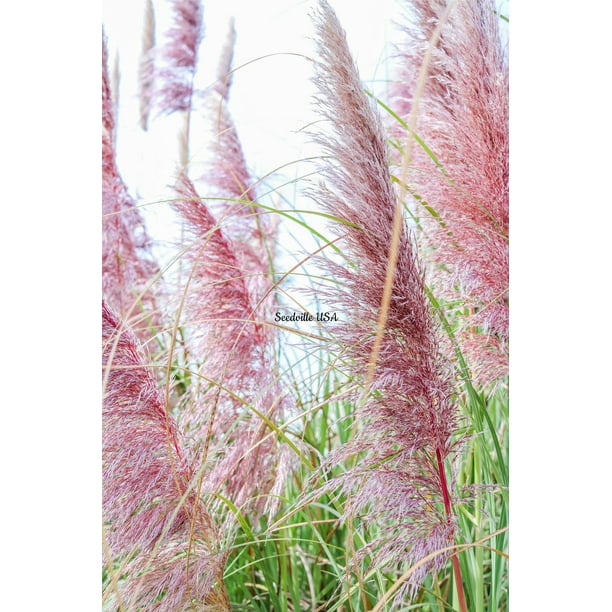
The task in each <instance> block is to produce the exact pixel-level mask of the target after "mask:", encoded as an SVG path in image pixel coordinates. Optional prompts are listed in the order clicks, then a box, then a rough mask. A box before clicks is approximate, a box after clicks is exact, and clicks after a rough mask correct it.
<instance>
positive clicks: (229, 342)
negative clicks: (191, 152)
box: [174, 175, 287, 513]
mask: <svg viewBox="0 0 612 612" xmlns="http://www.w3.org/2000/svg"><path fill="white" fill-rule="evenodd" d="M176 190H177V193H178V194H179V195H180V196H182V199H180V200H176V201H175V203H174V207H175V209H176V210H177V211H178V212H179V214H180V215H181V216H182V217H183V219H184V221H185V227H186V230H187V238H188V240H190V241H192V242H193V245H192V247H191V249H190V251H189V252H188V253H187V256H186V258H187V260H188V261H189V262H190V266H191V271H190V277H189V281H188V282H189V286H188V287H187V288H186V289H185V311H186V313H187V324H186V327H187V332H188V339H189V346H190V352H191V354H192V355H197V356H198V358H199V359H200V360H201V362H202V365H201V368H200V371H201V372H202V376H203V377H204V379H205V380H206V381H210V383H211V386H210V388H208V389H205V388H204V386H203V385H201V386H200V389H198V390H196V395H195V396H194V397H191V398H189V399H188V401H187V403H186V404H185V406H184V407H183V409H182V410H181V423H183V426H184V428H185V430H186V431H187V432H189V436H190V439H191V449H190V453H191V455H190V456H192V457H193V459H194V461H201V460H202V459H204V460H209V461H210V458H211V456H212V455H214V456H216V459H215V460H214V461H212V462H211V463H212V464H211V470H210V473H209V475H208V478H207V481H206V483H205V485H204V486H205V487H209V488H207V489H206V490H207V491H209V492H214V491H216V490H219V489H221V488H224V489H225V491H226V493H227V494H228V495H229V496H230V498H231V499H232V501H233V503H235V504H236V505H238V506H239V507H240V506H243V505H244V504H247V503H251V502H252V501H253V500H252V498H253V496H254V495H255V493H256V492H257V494H258V495H260V496H261V497H260V498H259V499H258V500H255V501H254V504H255V506H256V509H255V512H258V511H263V510H264V509H265V510H267V511H268V512H270V513H272V512H273V511H274V509H275V507H276V505H275V504H274V502H269V503H267V504H266V503H265V502H266V500H265V498H264V497H263V496H264V495H265V494H266V493H269V492H271V491H274V492H276V493H275V494H278V493H277V492H278V491H280V489H281V484H280V481H281V480H282V481H283V482H284V477H285V476H286V473H287V470H286V466H285V465H284V464H285V462H286V459H287V457H286V456H285V455H284V454H283V455H282V456H281V457H280V458H279V457H278V455H277V452H276V444H277V443H276V436H275V435H270V430H269V426H268V425H267V424H266V421H265V419H268V420H270V421H272V422H276V421H277V420H278V419H279V418H280V417H281V416H282V415H283V414H284V413H285V410H286V405H287V399H286V397H285V396H286V394H285V393H284V392H283V391H282V389H281V387H280V385H279V383H278V381H277V379H276V377H275V375H274V367H273V364H272V363H271V355H270V354H271V350H272V345H271V341H272V339H273V338H272V336H271V335H270V333H269V332H268V331H267V326H266V324H265V320H263V319H261V318H259V317H258V314H257V313H258V308H257V302H256V301H255V299H254V298H253V295H252V293H251V287H252V285H251V284H250V283H248V282H247V278H248V275H249V272H248V271H247V270H245V265H244V263H245V259H244V258H242V257H239V256H237V254H236V249H235V246H236V242H235V241H232V240H231V239H230V238H228V236H227V235H226V233H225V231H224V228H223V229H222V228H221V227H220V226H219V224H218V222H217V220H216V219H215V217H214V216H213V215H212V213H211V212H210V210H209V208H208V207H207V206H206V204H205V202H204V201H203V199H201V198H200V197H199V195H198V194H197V192H196V190H195V188H194V186H193V184H192V183H191V181H189V179H188V178H187V177H186V176H185V175H182V176H181V177H180V179H179V181H178V183H177V187H176ZM241 252H243V251H242V250H241ZM266 279H267V277H266ZM270 289H271V287H270ZM202 431H206V432H207V434H206V435H202ZM211 436H212V437H213V438H214V439H215V441H216V445H215V446H214V447H210V446H209V445H208V442H207V440H209V439H210V438H211ZM264 507H265V508H264Z"/></svg>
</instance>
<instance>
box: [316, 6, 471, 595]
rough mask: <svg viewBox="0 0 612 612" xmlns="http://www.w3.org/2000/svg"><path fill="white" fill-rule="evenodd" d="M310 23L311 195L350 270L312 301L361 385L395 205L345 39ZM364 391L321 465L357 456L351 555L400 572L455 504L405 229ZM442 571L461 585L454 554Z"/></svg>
mask: <svg viewBox="0 0 612 612" xmlns="http://www.w3.org/2000/svg"><path fill="white" fill-rule="evenodd" d="M315 26H316V33H317V50H318V58H319V59H318V61H317V62H316V77H315V83H316V85H317V87H318V90H319V94H318V96H317V98H316V100H317V105H318V109H319V111H320V113H321V115H322V116H323V117H324V118H325V119H326V120H327V122H328V124H329V127H330V129H331V134H329V135H327V134H325V135H323V134H319V135H318V136H317V137H316V140H317V141H318V142H319V143H320V144H322V145H323V148H324V152H325V154H326V155H329V160H328V161H325V162H324V167H323V176H324V178H325V179H326V185H325V186H321V187H320V188H319V189H318V190H317V192H316V195H315V197H316V200H317V201H318V202H319V203H320V205H321V206H322V207H323V208H324V209H325V210H326V211H327V212H328V213H330V214H332V215H334V216H337V217H340V218H342V219H345V220H346V221H347V222H348V223H349V224H350V225H342V224H337V225H336V226H335V228H334V229H335V231H336V232H337V233H338V234H339V235H341V236H342V238H343V242H344V245H343V251H344V252H345V253H346V254H347V256H348V257H349V260H350V261H351V262H352V263H353V264H354V265H350V266H347V267H342V266H339V265H334V264H329V267H328V270H329V269H331V271H332V272H333V273H334V274H335V275H336V276H337V278H338V279H339V281H340V282H339V285H338V287H337V288H336V289H330V290H324V291H322V292H320V294H321V295H326V296H327V298H328V300H329V301H328V304H329V306H330V307H331V305H332V304H333V306H334V307H335V308H336V310H337V311H338V312H341V313H345V316H346V317H348V319H347V321H346V322H345V323H344V324H341V325H337V326H335V327H334V328H333V329H332V333H333V335H334V336H335V339H336V340H335V341H336V342H337V348H338V350H339V351H341V353H342V356H343V357H344V358H347V359H349V360H350V363H352V366H351V374H352V375H353V376H354V377H356V378H357V379H360V378H361V379H363V378H365V377H366V376H367V375H368V371H369V370H370V367H371V363H370V360H371V354H372V351H373V349H374V343H375V335H376V334H375V332H376V330H377V326H378V313H379V309H380V306H381V301H382V296H383V292H384V286H385V276H386V269H387V263H388V259H389V256H390V253H389V249H390V244H391V237H392V233H393V223H394V211H395V209H396V196H395V193H394V190H393V186H392V183H391V179H390V174H389V168H388V160H387V157H388V156H387V149H386V143H385V137H384V134H383V129H382V125H381V121H380V118H379V116H378V115H377V113H376V112H375V111H374V110H373V109H372V107H371V106H370V103H369V102H368V99H367V97H366V95H365V93H364V92H363V90H362V86H361V83H360V81H359V76H358V73H357V70H356V68H355V66H354V64H353V60H352V58H351V55H350V52H349V49H348V46H347V43H346V39H345V35H344V32H343V30H342V28H341V27H340V24H339V22H338V20H337V17H336V15H335V13H334V11H333V10H332V9H331V8H330V6H329V4H328V3H327V2H325V1H321V2H320V9H319V11H318V13H317V14H316V15H315ZM369 391H370V393H369V394H368V396H367V398H366V399H365V400H364V401H362V402H360V401H358V400H359V398H355V399H356V400H357V401H356V404H357V406H358V408H357V413H356V421H357V423H358V426H359V431H358V434H357V437H356V438H355V440H353V441H352V442H350V443H348V444H347V445H346V446H345V447H343V448H341V449H340V451H339V452H338V453H337V454H334V456H333V457H331V458H330V459H329V461H328V465H331V464H333V463H334V462H336V461H338V460H341V459H343V458H348V457H351V456H356V455H359V457H360V459H359V461H358V462H357V464H356V465H355V467H353V468H352V469H350V470H349V471H348V472H347V473H346V474H345V475H344V476H343V477H340V478H339V479H337V480H336V481H335V482H336V484H340V485H341V486H342V487H343V489H344V490H345V491H347V492H348V491H350V492H351V495H350V496H349V501H348V502H347V507H346V513H347V515H348V516H357V515H359V516H361V518H362V519H364V520H365V521H366V522H367V523H369V524H370V525H376V526H377V529H378V534H379V535H378V538H377V540H376V541H375V542H373V543H372V544H371V546H369V547H368V548H367V549H365V550H362V551H361V553H360V554H361V555H365V554H371V555H372V559H373V562H374V564H375V565H377V566H379V567H385V568H388V569H391V568H398V567H406V566H409V565H411V564H413V563H415V562H417V561H419V560H420V559H422V558H423V557H425V556H426V555H427V554H429V553H433V552H435V551H437V550H439V549H440V548H443V547H445V546H452V545H453V544H454V542H455V535H456V518H455V515H454V512H453V506H454V504H455V503H456V498H455V494H454V482H453V477H452V470H451V469H448V474H447V466H449V463H450V461H451V459H452V457H453V454H454V451H455V450H456V447H455V444H456V443H455V442H454V441H453V438H454V437H455V436H456V432H457V414H456V408H455V405H454V403H453V380H452V369H451V366H450V364H449V363H448V361H447V360H446V359H445V357H444V355H443V353H442V351H441V349H440V344H439V338H438V333H437V328H436V326H435V324H434V320H433V318H432V315H431V313H430V310H429V305H428V300H427V298H426V295H425V291H424V280H423V272H422V268H421V265H420V262H419V260H418V258H417V255H416V253H415V250H414V246H413V244H412V242H411V240H410V237H409V235H408V232H407V230H406V228H405V227H403V229H402V233H401V236H400V244H399V248H398V256H397V264H396V268H395V276H394V282H393V289H392V294H391V301H390V305H389V310H388V316H387V321H386V326H385V330H384V333H383V336H382V342H381V345H380V352H379V355H378V360H377V364H376V367H375V369H374V371H373V377H372V381H371V385H370V389H369ZM449 467H450V466H449ZM332 485H333V483H332ZM448 558H449V557H448V554H441V555H438V556H436V557H434V558H433V559H432V560H431V561H429V562H427V563H426V564H424V565H423V566H421V567H420V568H419V569H418V570H417V571H415V572H414V573H413V574H412V576H411V577H410V580H409V582H408V583H407V584H406V585H404V587H402V589H400V590H399V591H398V594H397V598H398V599H399V600H401V601H404V600H405V598H406V597H407V595H408V594H409V593H410V592H413V593H414V592H415V591H416V589H418V587H419V586H420V584H421V582H422V580H423V579H424V577H425V575H426V574H427V573H428V572H430V571H433V570H439V569H441V568H442V567H443V566H444V565H445V564H446V563H447V561H448ZM453 565H454V569H455V572H456V573H455V576H456V578H457V580H458V582H459V584H460V583H461V579H460V575H459V573H458V563H457V562H456V557H453ZM459 589H460V591H461V590H462V589H461V586H460V587H459Z"/></svg>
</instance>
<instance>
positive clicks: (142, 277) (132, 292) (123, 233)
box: [102, 40, 159, 339]
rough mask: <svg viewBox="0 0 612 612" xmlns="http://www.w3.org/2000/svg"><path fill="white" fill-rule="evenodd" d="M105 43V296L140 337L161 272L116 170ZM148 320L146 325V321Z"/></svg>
mask: <svg viewBox="0 0 612 612" xmlns="http://www.w3.org/2000/svg"><path fill="white" fill-rule="evenodd" d="M107 55H108V54H107V48H106V41H105V40H103V43H102V212H103V219H102V294H103V296H104V299H105V300H106V301H107V302H108V304H109V305H110V306H111V307H112V308H113V309H114V310H116V311H117V312H119V313H121V315H122V316H129V317H130V319H132V322H133V323H134V322H135V321H136V320H138V319H140V320H141V322H139V323H138V324H137V325H136V327H137V328H138V330H139V331H138V333H139V335H140V337H141V338H143V339H146V338H147V337H150V333H149V331H148V329H147V327H148V326H149V325H151V324H153V325H154V324H156V322H157V315H156V304H155V297H154V295H153V292H152V290H151V289H150V287H149V285H150V284H151V283H152V281H153V280H154V279H155V276H156V275H157V274H158V272H159V268H158V266H157V264H156V263H155V261H154V259H153V257H152V255H151V251H150V246H151V240H150V238H149V236H148V235H147V232H146V229H145V225H144V220H143V218H142V216H141V214H140V212H139V211H138V209H137V208H136V205H135V202H134V200H133V198H132V197H131V196H130V194H129V192H128V189H127V187H126V185H125V183H124V182H123V180H122V178H121V176H120V174H119V171H118V169H117V162H116V154H115V146H114V140H115V131H116V126H115V116H114V111H113V103H112V97H111V88H110V84H109V76H108V69H107ZM146 318H149V322H148V323H147V322H146V321H144V320H143V319H146Z"/></svg>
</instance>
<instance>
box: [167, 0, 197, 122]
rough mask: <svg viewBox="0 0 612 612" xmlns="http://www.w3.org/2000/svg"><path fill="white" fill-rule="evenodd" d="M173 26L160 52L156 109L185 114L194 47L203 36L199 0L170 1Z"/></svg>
mask: <svg viewBox="0 0 612 612" xmlns="http://www.w3.org/2000/svg"><path fill="white" fill-rule="evenodd" d="M172 7H173V10H174V24H173V26H172V28H171V29H170V31H169V32H168V35H167V42H166V44H165V45H164V46H163V48H162V50H161V56H162V59H163V60H165V66H164V67H163V68H161V69H160V72H159V77H160V81H161V86H160V88H159V90H158V92H157V95H158V97H159V107H160V109H161V110H162V111H164V112H166V113H172V112H174V111H189V110H190V109H191V100H192V97H193V77H194V74H195V70H196V65H197V59H198V47H199V46H200V42H201V41H202V37H203V24H202V13H203V11H202V4H201V2H200V0H174V1H173V2H172Z"/></svg>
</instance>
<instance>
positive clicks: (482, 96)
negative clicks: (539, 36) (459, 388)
mask: <svg viewBox="0 0 612 612" xmlns="http://www.w3.org/2000/svg"><path fill="white" fill-rule="evenodd" d="M410 7H411V8H412V9H413V13H414V15H415V18H414V21H413V23H412V24H411V25H409V26H408V27H406V28H405V31H406V35H407V41H406V43H405V45H404V48H403V50H402V52H401V54H400V59H401V62H402V63H401V67H400V71H399V75H398V81H399V82H398V83H397V84H396V85H395V88H394V98H395V101H394V105H395V108H396V109H397V111H398V113H399V114H400V115H401V116H404V117H406V116H407V114H408V111H409V109H410V108H411V106H412V104H413V102H414V101H413V95H414V90H415V82H416V78H417V74H418V72H419V69H420V66H421V63H422V61H423V56H424V53H425V50H426V47H427V44H428V41H429V38H430V36H431V32H432V29H433V27H434V26H435V25H436V24H437V23H438V21H439V20H440V16H441V14H442V11H443V10H444V8H445V3H444V2H441V1H439V0H438V1H436V0H413V1H412V2H410ZM498 20H499V17H498V15H497V14H496V11H495V6H494V2H493V1H492V0H486V1H484V2H483V1H480V0H466V1H465V2H459V3H457V5H456V6H455V7H454V8H453V9H452V11H451V12H450V14H449V17H448V20H447V21H446V23H445V24H444V25H443V27H442V30H441V34H440V40H439V43H438V45H437V47H436V49H435V50H434V52H433V54H432V57H431V61H430V65H429V73H428V75H427V81H426V84H425V88H424V93H423V96H422V99H421V101H420V105H421V106H420V108H421V109H423V110H422V112H420V113H419V115H418V120H417V125H416V132H417V133H418V134H419V135H420V136H421V138H423V140H424V141H425V143H426V144H427V146H428V147H429V149H431V150H433V152H434V153H435V155H436V156H437V158H438V162H437V163H436V162H434V160H433V159H432V158H431V156H430V155H428V154H427V153H426V152H425V151H424V150H422V149H421V150H415V153H414V159H413V160H412V168H413V169H414V171H413V172H412V175H411V186H412V187H413V189H414V191H415V192H416V193H417V194H418V195H419V196H420V198H421V201H425V202H426V203H427V206H428V207H429V210H434V211H435V214H436V217H435V218H434V217H431V216H428V215H426V214H423V215H419V216H424V217H425V220H424V222H423V226H424V234H423V236H422V237H421V240H422V244H423V247H424V252H426V253H427V255H428V257H430V258H431V260H432V261H433V263H434V269H435V272H434V273H433V274H432V277H431V282H432V283H433V285H434V287H435V289H436V291H437V293H438V294H439V295H440V296H441V297H444V298H446V299H449V300H457V298H459V299H460V300H462V303H463V304H464V305H465V308H466V310H467V311H468V313H467V314H462V315H460V316H462V317H463V325H462V328H463V329H462V331H461V333H460V341H461V344H462V350H463V351H464V352H465V353H466V354H467V356H468V358H469V363H470V365H471V367H472V370H473V372H472V374H473V376H474V378H475V379H476V380H478V381H479V382H480V383H481V384H489V383H494V382H496V381H499V380H500V379H501V378H503V377H504V376H505V375H506V374H507V370H508V321H509V317H508V279H509V274H508V229H509V225H508V221H509V209H508V203H509V198H508V174H509V170H508V65H507V54H506V50H505V49H504V47H503V44H502V42H501V39H500V33H499V26H498Z"/></svg>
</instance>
